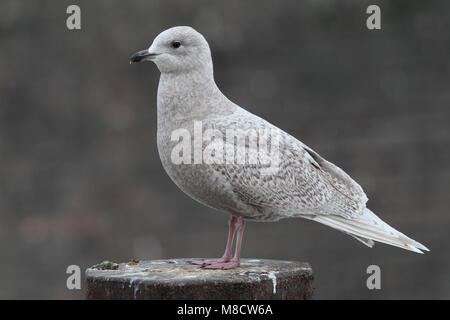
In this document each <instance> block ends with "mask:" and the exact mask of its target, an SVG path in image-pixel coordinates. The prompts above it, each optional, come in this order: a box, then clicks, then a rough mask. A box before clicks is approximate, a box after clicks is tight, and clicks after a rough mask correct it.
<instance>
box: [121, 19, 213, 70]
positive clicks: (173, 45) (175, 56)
mask: <svg viewBox="0 0 450 320" xmlns="http://www.w3.org/2000/svg"><path fill="white" fill-rule="evenodd" d="M140 61H153V62H154V63H155V64H156V66H157V67H158V69H159V70H160V71H161V73H187V72H190V71H193V70H194V71H195V70H197V71H200V70H203V69H206V70H210V71H211V72H212V60H211V51H210V49H209V45H208V42H206V40H205V38H204V37H203V36H202V35H201V34H200V33H199V32H197V31H195V30H194V29H193V28H191V27H173V28H170V29H167V30H165V31H163V32H161V33H160V34H159V35H158V36H157V37H156V38H155V40H153V43H152V45H151V46H150V48H148V49H147V50H142V51H138V52H136V53H135V54H133V55H132V56H131V58H130V63H133V62H140Z"/></svg>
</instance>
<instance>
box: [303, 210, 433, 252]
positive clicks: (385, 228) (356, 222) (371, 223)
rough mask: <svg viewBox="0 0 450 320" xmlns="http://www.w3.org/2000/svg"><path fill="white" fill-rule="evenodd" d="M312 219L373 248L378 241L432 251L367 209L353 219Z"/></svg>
mask: <svg viewBox="0 0 450 320" xmlns="http://www.w3.org/2000/svg"><path fill="white" fill-rule="evenodd" d="M310 219H311V220H314V221H317V222H320V223H323V224H325V225H327V226H329V227H332V228H334V229H337V230H340V231H343V232H345V233H347V234H349V235H351V236H352V237H354V238H356V239H357V240H359V241H361V242H362V243H364V244H365V245H366V246H368V247H373V245H374V242H373V241H378V242H383V243H386V244H389V245H391V246H396V247H399V248H402V249H406V250H410V251H414V252H417V253H423V252H422V250H423V251H430V250H429V249H428V248H427V247H425V246H424V245H423V244H421V243H419V242H417V241H415V240H413V239H411V238H409V237H407V236H406V235H404V234H403V233H401V232H400V231H397V230H395V229H394V228H392V227H391V226H389V225H388V224H387V223H386V222H384V221H382V220H381V219H380V218H378V217H377V216H376V215H375V214H374V213H373V212H372V211H370V210H369V209H367V208H365V209H364V213H363V214H362V215H360V216H358V217H355V218H353V219H348V218H344V217H341V216H314V217H313V218H310Z"/></svg>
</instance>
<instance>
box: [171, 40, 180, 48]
mask: <svg viewBox="0 0 450 320" xmlns="http://www.w3.org/2000/svg"><path fill="white" fill-rule="evenodd" d="M180 46H181V42H180V41H173V42H172V47H173V48H175V49H177V48H179V47H180Z"/></svg>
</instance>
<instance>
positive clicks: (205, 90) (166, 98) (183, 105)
mask: <svg viewBox="0 0 450 320" xmlns="http://www.w3.org/2000/svg"><path fill="white" fill-rule="evenodd" d="M217 99H224V96H223V94H222V93H221V92H220V90H219V88H218V87H217V85H216V83H215V81H214V76H213V72H212V68H211V70H191V71H189V72H184V73H162V74H161V78H160V80H159V87H158V118H168V117H170V118H174V119H176V118H201V117H203V116H205V115H207V114H208V113H211V112H213V110H212V108H211V101H214V100H217ZM225 99H226V98H225Z"/></svg>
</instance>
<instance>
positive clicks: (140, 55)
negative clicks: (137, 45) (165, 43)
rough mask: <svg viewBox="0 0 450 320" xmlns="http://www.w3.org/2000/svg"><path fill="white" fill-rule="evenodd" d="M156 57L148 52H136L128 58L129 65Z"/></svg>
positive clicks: (155, 54)
mask: <svg viewBox="0 0 450 320" xmlns="http://www.w3.org/2000/svg"><path fill="white" fill-rule="evenodd" d="M157 55H158V54H157V53H151V52H149V51H148V50H142V51H138V52H136V53H135V54H133V55H132V56H131V57H130V63H133V62H140V61H142V60H144V61H145V60H152V59H153V58H154V57H156V56H157Z"/></svg>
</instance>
